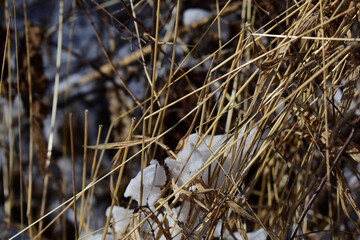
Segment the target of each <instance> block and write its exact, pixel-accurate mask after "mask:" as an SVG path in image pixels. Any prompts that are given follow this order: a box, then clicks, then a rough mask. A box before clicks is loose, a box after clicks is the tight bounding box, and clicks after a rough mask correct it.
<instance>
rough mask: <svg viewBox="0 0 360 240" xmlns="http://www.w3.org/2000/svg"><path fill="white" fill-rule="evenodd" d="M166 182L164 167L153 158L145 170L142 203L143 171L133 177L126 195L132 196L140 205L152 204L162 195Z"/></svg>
mask: <svg viewBox="0 0 360 240" xmlns="http://www.w3.org/2000/svg"><path fill="white" fill-rule="evenodd" d="M165 184H166V173H165V170H164V167H163V166H161V165H160V164H159V162H158V161H157V160H151V162H150V165H149V166H147V167H146V168H144V170H143V189H142V193H143V194H142V202H141V203H140V190H141V189H140V186H141V172H139V173H138V174H137V175H136V177H135V178H133V179H131V181H130V183H129V185H128V186H127V188H126V190H125V193H124V196H125V197H132V198H133V199H134V200H136V201H137V202H138V203H139V205H142V206H144V205H149V206H152V205H154V203H155V202H156V201H157V200H158V199H159V197H160V196H161V186H164V185H165Z"/></svg>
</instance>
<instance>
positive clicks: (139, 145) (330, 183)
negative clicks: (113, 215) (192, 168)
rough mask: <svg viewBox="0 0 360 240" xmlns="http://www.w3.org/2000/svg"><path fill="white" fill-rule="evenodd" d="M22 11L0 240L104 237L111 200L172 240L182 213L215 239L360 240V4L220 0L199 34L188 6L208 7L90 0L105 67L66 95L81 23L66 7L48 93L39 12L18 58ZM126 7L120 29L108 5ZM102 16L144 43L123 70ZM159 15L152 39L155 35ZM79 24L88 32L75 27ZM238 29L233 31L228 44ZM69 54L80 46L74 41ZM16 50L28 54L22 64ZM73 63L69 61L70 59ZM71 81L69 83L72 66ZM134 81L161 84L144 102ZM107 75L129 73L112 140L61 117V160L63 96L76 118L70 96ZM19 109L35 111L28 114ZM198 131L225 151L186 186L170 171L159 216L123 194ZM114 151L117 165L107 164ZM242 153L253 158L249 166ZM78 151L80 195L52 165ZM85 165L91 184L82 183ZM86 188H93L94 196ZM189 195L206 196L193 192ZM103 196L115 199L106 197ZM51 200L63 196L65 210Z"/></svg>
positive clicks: (115, 100)
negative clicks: (227, 167) (218, 139)
mask: <svg viewBox="0 0 360 240" xmlns="http://www.w3.org/2000/svg"><path fill="white" fill-rule="evenodd" d="M25 2H26V1H25ZM25 2H24V13H26V12H27V6H26V4H25ZM121 2H122V3H123V1H121ZM12 4H13V3H12V2H11V3H10V2H7V1H6V3H5V4H4V6H3V8H2V9H3V10H4V12H5V15H6V19H7V20H6V23H7V28H6V29H3V30H2V31H1V35H0V36H1V43H2V46H0V47H1V52H3V53H4V54H3V61H2V62H3V64H2V73H1V76H2V77H1V85H0V86H1V96H2V113H3V114H2V116H3V117H2V118H3V120H2V123H1V128H2V133H1V140H0V141H1V146H2V165H1V167H2V174H1V177H2V182H3V184H2V187H1V190H2V195H1V203H2V204H3V206H2V208H1V209H2V211H3V212H0V214H1V216H2V217H1V218H2V220H1V221H2V223H1V225H2V227H1V228H2V229H6V230H4V234H1V235H0V237H2V238H9V237H11V236H12V237H13V238H15V235H14V233H13V232H11V231H13V230H14V229H15V230H17V232H18V234H16V235H20V234H21V235H22V236H25V237H28V238H30V239H36V238H44V239H47V238H54V239H59V238H60V237H59V236H62V239H68V238H70V237H74V238H79V237H80V235H81V236H90V235H91V234H92V233H94V232H93V228H92V226H93V224H92V223H91V222H92V221H93V219H94V218H101V219H104V218H105V212H104V213H103V215H102V216H97V215H95V216H94V214H95V210H94V209H95V208H97V207H98V206H97V205H96V204H98V203H97V202H98V201H99V200H98V201H95V199H96V198H97V199H107V200H106V201H107V203H108V204H109V205H110V206H111V207H113V206H123V207H126V208H129V209H130V208H131V209H132V210H130V211H131V213H132V214H131V217H130V218H131V223H130V224H129V226H128V228H127V229H126V231H125V232H123V233H121V236H116V237H117V238H118V239H124V238H132V239H160V237H163V238H165V239H171V236H172V232H171V231H173V228H171V226H170V224H171V223H170V222H169V220H168V218H167V216H170V217H171V218H172V219H173V221H174V223H175V224H177V226H178V227H180V232H181V235H182V239H200V238H204V239H213V238H214V232H215V228H216V227H218V228H219V227H221V231H223V232H224V234H225V233H226V234H227V235H228V236H232V234H233V233H234V232H239V233H240V234H241V235H242V236H243V238H244V239H246V233H247V232H252V231H255V230H257V229H259V228H262V229H264V230H265V231H266V232H267V233H268V236H269V237H268V238H270V239H295V238H297V239H306V238H309V239H330V238H331V239H356V237H357V236H359V235H360V226H359V219H360V211H359V209H358V206H359V204H360V196H359V194H358V191H359V177H360V176H359V171H358V169H359V168H358V164H359V161H360V146H359V145H358V144H357V143H358V141H359V134H358V132H357V130H358V127H359V120H358V117H359V113H358V110H357V109H358V107H359V101H358V99H359V62H360V55H359V50H360V47H359V45H358V42H359V41H360V39H359V29H360V25H359V9H360V4H357V3H356V2H355V1H350V0H348V1H345V0H344V1H340V0H339V1H335V0H334V1H324V0H321V1H305V0H304V1H286V3H282V1H220V0H217V1H211V3H210V4H209V5H207V6H206V7H207V8H208V9H209V10H211V15H209V17H207V18H203V19H201V20H200V21H198V22H194V23H193V24H192V25H190V26H184V25H182V24H181V14H182V12H183V11H184V9H185V8H189V7H194V6H195V7H196V6H199V5H201V3H200V2H196V3H193V5H192V4H191V3H188V2H185V1H172V2H170V3H169V1H168V2H167V3H165V2H164V1H149V2H146V1H134V2H133V1H126V4H115V2H113V1H109V2H107V4H108V5H106V6H105V4H106V3H105V2H104V3H102V5H100V4H99V3H97V2H96V1H86V4H85V3H83V1H78V6H77V11H78V13H77V14H81V15H83V16H86V17H87V20H88V21H89V24H90V23H91V24H93V30H94V33H95V35H96V37H97V39H98V43H99V44H98V46H91V47H93V48H98V49H100V50H101V51H102V52H103V54H102V56H103V60H106V62H105V63H104V62H103V65H102V66H99V65H97V67H96V69H95V70H94V72H92V73H89V74H88V75H84V76H82V79H81V80H80V81H79V82H78V83H77V85H71V83H69V84H68V88H67V89H66V90H65V91H63V92H62V91H61V90H60V89H58V84H59V80H60V79H62V78H64V79H65V78H66V76H61V72H60V69H61V68H62V67H64V66H61V65H60V64H61V54H62V34H63V30H62V26H63V23H70V22H71V21H70V20H71V17H69V16H72V15H74V14H75V13H74V11H72V10H71V11H70V12H65V13H62V10H63V8H62V5H61V4H63V1H60V7H59V21H58V25H57V26H56V31H57V32H58V33H59V34H58V40H57V49H58V51H57V54H56V57H57V59H56V64H57V65H56V66H57V69H58V70H57V72H56V74H55V79H54V80H50V82H52V81H54V90H53V93H52V94H50V95H51V96H50V95H46V94H45V90H44V89H42V86H43V85H42V84H45V83H44V82H45V81H46V80H44V79H43V78H41V76H42V75H43V74H44V73H43V72H42V71H41V70H39V69H38V68H36V67H37V66H38V65H42V63H39V62H37V61H36V56H37V55H39V54H40V52H39V51H38V47H39V45H40V44H43V46H45V42H44V41H42V43H40V42H39V43H38V44H39V45H38V46H37V45H36V43H37V41H36V39H37V38H36V36H35V37H33V36H31V35H32V34H31V32H34V31H35V30H34V26H32V25H31V24H30V22H28V21H27V16H26V14H24V16H25V25H24V30H25V32H24V34H23V37H22V39H23V41H24V44H25V45H22V46H23V49H20V50H19V51H18V49H17V48H16V52H13V51H15V50H14V46H13V45H15V46H16V47H17V44H18V43H17V42H15V41H17V39H18V34H19V33H18V32H17V28H16V23H15V25H14V23H13V21H15V20H16V19H17V18H16V17H14V15H15V14H18V12H15V11H14V12H12V10H11V9H13V7H11V5H12ZM7 5H9V6H7ZM74 6H75V5H74ZM125 6H126V7H125ZM111 7H113V8H111ZM116 7H120V8H121V9H122V10H121V11H123V13H124V15H125V16H126V19H127V20H126V26H127V27H122V26H121V24H122V22H121V20H118V18H116V16H115V15H116V14H117V12H116V11H115V12H111V11H107V9H108V8H110V9H114V8H116ZM14 8H16V7H15V5H14ZM95 9H97V10H95ZM149 9H150V10H151V9H153V10H152V11H153V16H154V17H152V18H151V17H150V16H147V15H144V14H145V13H146V14H148V13H149V11H150V10H149ZM125 12H126V14H125ZM90 13H91V14H90ZM93 13H95V16H96V18H97V19H101V20H102V21H103V22H102V24H103V25H105V26H106V27H107V28H111V27H114V26H115V27H117V28H118V32H119V33H120V34H123V35H125V34H127V35H126V36H127V37H128V38H127V39H126V40H121V41H122V42H125V43H126V41H130V40H128V39H131V46H133V45H134V46H136V49H134V50H133V52H132V53H131V54H130V55H128V56H123V58H122V59H121V60H116V58H114V57H113V56H114V52H115V50H116V47H119V46H116V44H115V43H116V39H115V38H112V37H111V34H109V36H110V37H107V38H106V39H107V40H104V38H103V36H102V35H101V34H100V31H99V29H97V27H98V25H96V24H95V23H94V20H93V18H94V15H93ZM69 14H70V15H69ZM65 16H66V17H65ZM74 16H75V15H74ZM240 16H241V17H240ZM64 17H65V18H64ZM149 19H151V21H153V22H152V25H151V26H152V29H148V26H149V24H147V22H146V21H149ZM117 21H119V22H117ZM10 22H12V24H11V26H15V27H14V28H10ZM70 26H71V27H72V28H70V29H71V31H73V33H72V34H75V35H76V29H75V30H74V28H75V27H74V25H70ZM226 27H228V28H229V29H230V30H229V35H230V37H224V36H222V34H223V33H224V32H225V31H227V30H226V29H223V28H226ZM29 30H30V31H29ZM45 30H46V31H49V29H45ZM70 36H72V35H71V34H70ZM70 40H71V38H70ZM103 41H108V43H106V44H105V43H104V42H103ZM70 43H71V41H70ZM125 43H122V44H125ZM114 44H115V45H114ZM24 46H26V47H24ZM68 51H69V53H71V52H72V51H73V49H72V47H71V44H70V45H68ZM75 53H76V51H75ZM75 53H74V54H75ZM12 55H14V56H17V57H16V60H17V61H15V63H14V61H13V59H12V58H11V56H12ZM40 56H41V55H40ZM40 58H41V57H40ZM67 62H68V64H69V66H70V65H71V63H70V58H69V60H68V61H67ZM13 65H14V66H13ZM28 66H31V67H28ZM46 66H47V64H46V63H44V67H45V68H46ZM67 68H68V69H70V68H69V67H67ZM117 69H124V71H123V72H119V71H117ZM131 71H133V72H131ZM66 72H67V76H69V74H70V70H67V71H66ZM14 73H15V74H14ZM123 73H124V75H122V74H123ZM127 73H128V74H135V75H136V76H138V77H139V78H141V79H142V80H141V81H142V82H144V83H145V84H146V88H147V90H146V94H145V95H146V96H145V97H144V98H143V99H138V98H137V97H136V96H135V94H134V93H133V92H132V91H133V90H131V87H128V86H127V85H128V83H127V82H128V81H130V80H129V79H130V78H131V77H130V76H126V74H127ZM9 79H11V84H9ZM41 79H43V80H41ZM99 79H100V81H104V79H115V80H109V81H108V82H110V83H111V87H107V90H105V94H103V95H102V97H103V98H106V101H107V102H108V108H109V111H108V113H109V116H108V118H109V119H111V125H110V127H109V128H108V129H109V130H108V131H107V133H106V134H107V135H106V138H101V134H102V136H103V135H104V133H103V130H102V126H100V127H99V130H98V134H97V139H95V138H94V139H89V136H88V134H87V133H88V131H89V127H88V123H90V122H91V121H94V119H91V118H90V117H88V112H86V113H85V114H84V115H85V116H86V117H85V121H84V124H83V125H82V127H79V125H77V126H76V127H74V126H73V124H74V120H71V119H72V118H70V121H69V120H66V121H64V122H63V123H57V124H61V125H62V126H63V131H64V138H63V141H62V146H57V147H59V148H60V149H62V152H63V154H62V155H63V157H59V156H54V154H53V147H54V140H53V138H54V134H56V132H54V126H55V121H56V119H57V114H58V111H63V112H65V113H66V114H67V113H68V112H69V111H71V110H68V109H60V110H59V109H57V106H58V105H59V100H58V97H59V99H61V101H65V103H66V106H69V109H70V107H71V101H70V100H67V99H68V95H69V94H71V93H72V92H74V91H76V89H77V88H78V87H79V86H82V85H85V84H89V83H91V82H98V81H99ZM101 86H103V85H101ZM104 86H105V84H104ZM47 87H48V86H46V85H45V86H43V88H47ZM14 93H16V95H17V98H15V99H14V95H12V94H14ZM20 96H21V98H20ZM339 96H340V97H339ZM49 99H51V101H52V104H51V106H52V112H51V129H52V130H51V131H50V135H49V136H45V135H44V134H42V132H44V129H42V128H43V121H44V119H45V117H46V116H47V115H49V116H50V112H47V113H46V114H45V113H44V114H41V113H42V111H41V110H42V109H43V108H45V106H44V105H46V104H48V105H49V106H50V101H49ZM14 101H18V102H20V101H21V102H22V105H23V109H20V108H19V109H18V113H17V117H15V118H14V117H13V116H14V115H15V114H14V113H13V112H12V111H13V105H14ZM84 110H85V109H84ZM91 111H92V109H89V112H91ZM24 121H25V122H27V123H28V126H29V131H28V132H27V134H21V130H22V129H23V127H22V126H23V124H24ZM13 126H14V127H13ZM106 127H108V126H106ZM15 128H16V129H18V130H17V132H16V134H17V137H15V133H14V131H13V129H15ZM76 128H77V129H76ZM80 128H82V129H83V130H79V129H80ZM252 129H256V131H255V133H254V137H253V138H252V140H251V144H250V147H249V149H247V148H246V144H244V141H243V139H245V137H246V136H247V134H249V133H250V131H251V130H252ZM79 131H80V134H78V133H79ZM194 132H196V133H198V134H199V135H200V136H211V137H214V136H215V135H217V134H224V138H226V141H225V143H224V144H222V145H221V147H219V148H218V149H217V150H216V151H215V152H213V155H212V156H211V157H210V158H209V159H208V161H207V162H206V163H205V165H204V166H203V167H202V168H201V170H200V171H198V172H197V173H195V174H194V175H193V177H192V178H191V179H190V180H189V181H188V182H186V183H184V184H183V185H181V186H179V185H178V184H176V179H171V178H169V177H168V179H167V184H166V186H164V187H163V195H162V198H160V199H159V200H158V201H157V203H156V204H155V206H154V207H152V208H149V206H136V203H133V202H132V201H131V200H130V199H126V198H124V197H123V192H124V191H125V188H126V185H127V184H128V182H129V180H130V179H131V177H133V173H132V171H134V169H141V170H140V171H143V169H144V168H145V167H146V166H147V165H148V164H149V162H150V160H151V159H154V158H156V159H158V160H159V162H160V163H161V164H164V159H165V158H166V157H169V156H170V157H172V158H174V159H175V158H176V154H177V153H178V152H179V151H180V150H181V149H183V147H184V146H185V144H186V141H187V139H188V137H189V135H190V134H191V133H194ZM79 136H80V137H79ZM19 139H20V140H23V141H20V140H19ZM79 139H80V140H79ZM100 139H102V140H100ZM17 141H18V142H17ZM24 141H25V142H26V144H25V145H24ZM79 141H80V142H81V143H80V144H79V143H78V142H79ZM101 141H103V142H101ZM200 143H201V141H200V142H199V143H198V144H200ZM15 145H16V146H15ZM81 145H82V146H83V147H81ZM235 146H240V147H238V148H236V147H235ZM55 147H56V146H55ZM81 155H82V159H83V161H81V163H80V164H79V158H81ZM106 156H111V157H112V161H105V160H103V159H104V158H106ZM226 156H231V158H232V159H233V171H229V172H226V173H225V175H226V177H225V179H224V182H222V183H219V182H218V181H217V178H218V177H219V176H220V175H221V174H220V173H221V171H223V169H222V168H221V159H223V158H225V157H226ZM237 156H241V158H240V160H237V161H236V162H235V159H237ZM67 157H68V158H70V159H72V182H73V186H69V185H67V184H66V178H67V177H66V176H65V173H64V172H62V173H61V174H60V175H61V176H62V177H61V178H60V179H58V176H57V175H56V174H58V173H56V171H55V172H54V170H53V169H52V168H50V166H51V164H52V163H53V164H55V165H59V164H60V162H61V161H64V163H65V160H63V159H66V158H67ZM35 159H36V160H37V161H36V164H35V163H34V160H35ZM25 160H26V163H22V164H20V163H21V161H25ZM216 161H217V162H218V164H217V166H218V168H217V169H215V170H214V173H215V174H212V176H211V177H210V179H209V180H208V183H209V184H206V183H205V182H204V179H201V178H198V175H199V174H200V173H201V172H202V171H208V170H207V167H208V166H210V165H211V164H212V163H213V162H216ZM81 165H82V166H81ZM24 166H25V168H24ZM79 166H80V167H81V170H80V173H81V174H76V169H75V168H76V167H79ZM211 166H214V165H211ZM35 173H36V174H37V175H36V174H35ZM78 173H79V171H78ZM34 174H35V175H34ZM76 179H81V187H80V189H79V188H78V187H76V181H78V180H76ZM350 179H352V180H351V181H350ZM144 181H145V180H144ZM190 185H195V186H196V190H194V191H192V190H190V189H189V186H190ZM104 186H106V187H105V189H106V190H101V188H104ZM39 187H40V190H39V189H37V188H39ZM69 189H70V192H71V193H72V197H71V196H70V195H69ZM99 191H102V192H101V193H99ZM54 192H57V195H56V194H55V195H56V197H54V196H52V195H53V194H54ZM100 195H101V196H100ZM54 198H56V201H55V200H54ZM75 199H76V200H77V201H75ZM49 201H55V202H57V204H56V205H57V207H56V208H55V209H54V205H53V204H52V205H50V203H49ZM76 203H77V204H76ZM187 204H189V205H190V206H191V208H190V213H189V214H188V217H187V219H186V221H180V220H179V219H177V215H176V214H175V213H174V212H173V211H174V209H175V208H176V207H179V209H180V211H181V209H182V206H184V205H187ZM134 208H135V210H133V209H134ZM184 209H188V208H187V207H184ZM184 211H185V210H184ZM186 211H187V210H186ZM67 212H69V213H72V214H73V213H74V212H76V214H73V216H75V224H71V223H70V224H69V222H67V221H68V220H67V218H66V217H65V216H66V213H67ZM14 215H20V217H15V216H14ZM15 219H16V220H15ZM103 224H104V226H103V228H100V227H97V229H98V231H99V232H101V233H102V232H103V233H104V234H103V238H105V235H106V233H107V229H108V227H109V226H110V227H112V224H111V219H110V217H109V218H107V219H105V221H103ZM144 225H147V226H150V227H147V228H144V227H143V226H144ZM3 226H6V227H3ZM69 226H70V227H71V229H69ZM11 229H12V230H11ZM104 229H106V230H105V231H104ZM10 230H11V231H10ZM67 232H68V233H71V236H68V235H66V234H67ZM112 232H113V233H114V231H112ZM114 234H115V233H114ZM226 234H225V235H226ZM114 236H115V235H114ZM13 238H11V239H13ZM84 238H86V237H84Z"/></svg>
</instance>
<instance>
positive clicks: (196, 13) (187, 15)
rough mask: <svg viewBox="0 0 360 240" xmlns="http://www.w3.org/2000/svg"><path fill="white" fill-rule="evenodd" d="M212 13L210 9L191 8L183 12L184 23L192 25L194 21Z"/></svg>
mask: <svg viewBox="0 0 360 240" xmlns="http://www.w3.org/2000/svg"><path fill="white" fill-rule="evenodd" d="M210 15H211V12H210V11H207V10H205V9H201V8H189V9H186V10H185V11H184V13H183V23H184V25H185V26H190V25H191V24H193V23H194V22H197V21H200V20H202V19H204V18H206V17H209V16H210Z"/></svg>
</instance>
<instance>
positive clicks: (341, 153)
mask: <svg viewBox="0 0 360 240" xmlns="http://www.w3.org/2000/svg"><path fill="white" fill-rule="evenodd" d="M359 123H360V117H359V118H358V119H357V120H356V123H355V125H354V126H353V128H352V129H351V132H350V134H349V137H348V138H347V139H346V142H345V143H344V145H343V147H342V148H341V150H340V152H339V153H338V155H337V156H336V158H335V160H334V161H333V164H332V165H331V167H330V169H329V172H330V173H331V172H332V171H333V170H334V167H335V166H336V164H337V162H338V161H339V159H340V157H341V156H342V155H343V153H344V152H345V150H346V148H347V146H348V145H349V144H350V142H351V139H352V138H353V136H354V132H355V129H356V128H358V127H359ZM327 178H328V174H327V173H326V174H325V175H324V177H323V178H322V180H321V183H320V185H319V186H318V188H317V189H316V191H315V192H314V194H313V195H312V197H311V199H310V201H309V202H308V204H307V205H306V207H305V209H304V211H303V212H302V213H301V216H300V218H299V220H298V222H297V225H296V226H295V228H294V230H293V232H292V233H291V237H290V239H294V238H295V234H296V232H297V230H298V229H299V226H300V224H301V222H302V221H303V220H304V218H305V216H306V214H307V212H308V211H309V210H310V208H311V205H312V204H313V203H314V201H315V199H316V197H317V196H318V195H319V193H320V191H321V189H322V188H323V187H324V185H325V183H326V181H327Z"/></svg>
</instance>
